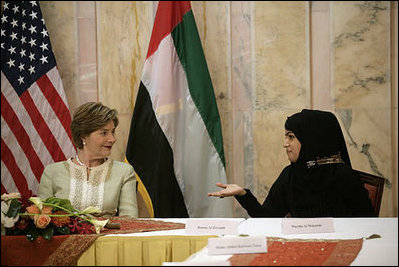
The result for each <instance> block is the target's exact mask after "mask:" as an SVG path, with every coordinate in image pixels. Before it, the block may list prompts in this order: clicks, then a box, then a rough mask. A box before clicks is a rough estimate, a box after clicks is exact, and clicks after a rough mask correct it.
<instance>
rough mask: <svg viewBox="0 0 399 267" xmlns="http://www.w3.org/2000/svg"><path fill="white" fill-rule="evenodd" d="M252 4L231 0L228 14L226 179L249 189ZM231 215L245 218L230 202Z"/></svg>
mask: <svg viewBox="0 0 399 267" xmlns="http://www.w3.org/2000/svg"><path fill="white" fill-rule="evenodd" d="M252 6H253V5H252V3H251V2H249V1H232V2H231V7H230V10H231V11H230V14H231V15H230V16H231V34H230V47H231V67H230V72H231V74H230V76H231V106H232V112H231V114H232V115H231V129H232V131H233V133H232V144H231V149H230V151H228V152H230V155H231V157H232V159H231V161H230V162H231V164H230V166H229V167H230V170H231V172H230V176H229V178H230V181H231V182H232V183H236V184H239V185H243V186H245V187H246V188H253V137H252V121H253V120H252V88H253V86H252V84H253V83H252V68H251V66H252V64H251V59H252V57H251V51H252V41H251V36H252V34H251V24H252V21H253V17H252V16H253V14H252V10H253V9H252ZM234 214H235V216H237V217H248V214H247V212H246V211H245V210H244V209H243V208H242V207H241V205H240V204H239V203H238V202H237V201H234Z"/></svg>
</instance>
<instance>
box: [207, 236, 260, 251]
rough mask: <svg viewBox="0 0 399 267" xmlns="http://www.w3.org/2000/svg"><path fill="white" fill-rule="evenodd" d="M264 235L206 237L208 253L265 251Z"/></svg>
mask: <svg viewBox="0 0 399 267" xmlns="http://www.w3.org/2000/svg"><path fill="white" fill-rule="evenodd" d="M265 252H267V245H266V237H264V236H251V237H221V238H209V239H208V254H209V255H224V254H243V253H265Z"/></svg>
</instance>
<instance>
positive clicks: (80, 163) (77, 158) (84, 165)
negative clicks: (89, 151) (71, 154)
mask: <svg viewBox="0 0 399 267" xmlns="http://www.w3.org/2000/svg"><path fill="white" fill-rule="evenodd" d="M76 161H77V162H78V163H79V165H80V166H83V167H86V168H87V169H88V170H89V171H91V167H89V166H86V164H84V163H83V162H81V161H80V160H79V156H78V154H76Z"/></svg>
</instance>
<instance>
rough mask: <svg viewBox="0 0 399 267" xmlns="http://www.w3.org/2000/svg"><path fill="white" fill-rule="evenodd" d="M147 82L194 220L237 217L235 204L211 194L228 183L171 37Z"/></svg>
mask: <svg viewBox="0 0 399 267" xmlns="http://www.w3.org/2000/svg"><path fill="white" fill-rule="evenodd" d="M142 82H143V84H144V85H145V87H146V88H147V90H148V91H149V94H150V97H151V101H152V103H153V108H154V111H155V113H156V116H157V119H158V122H159V124H160V126H161V128H162V130H163V132H164V133H165V136H166V137H167V139H168V141H169V144H170V146H171V148H172V151H173V159H174V169H175V176H176V179H177V181H178V183H179V186H180V188H181V190H182V193H183V196H184V201H185V204H186V207H187V211H188V214H189V216H190V217H194V218H195V217H231V216H232V214H231V211H230V210H231V201H230V200H228V199H225V200H220V201H214V199H211V198H208V197H207V193H208V192H211V191H214V190H215V183H216V182H218V181H226V173H225V170H224V167H223V164H222V162H221V160H220V157H219V154H218V153H217V151H216V149H215V147H214V145H213V143H212V141H211V139H210V137H209V134H208V132H207V130H206V126H205V124H204V122H203V120H202V117H201V115H200V114H199V112H198V110H197V107H196V106H195V104H194V102H193V100H192V98H191V95H190V93H189V89H188V83H187V77H186V74H185V71H184V69H183V67H182V65H181V63H180V60H179V58H178V56H177V53H176V49H175V46H174V43H173V39H172V36H171V35H170V34H169V35H167V36H166V37H165V38H164V39H163V40H162V41H161V42H160V44H159V46H158V49H157V51H155V53H154V54H153V55H152V56H151V57H149V58H148V59H147V60H146V62H145V63H144V67H143V76H142ZM165 107H166V108H165ZM171 107H173V108H171ZM163 111H166V112H163Z"/></svg>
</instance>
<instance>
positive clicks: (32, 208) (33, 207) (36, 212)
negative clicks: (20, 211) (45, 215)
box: [26, 205, 41, 220]
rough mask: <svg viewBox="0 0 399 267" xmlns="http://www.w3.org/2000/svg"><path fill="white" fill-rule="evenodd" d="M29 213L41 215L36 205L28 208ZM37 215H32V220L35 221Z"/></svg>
mask: <svg viewBox="0 0 399 267" xmlns="http://www.w3.org/2000/svg"><path fill="white" fill-rule="evenodd" d="M26 211H27V213H32V214H37V215H39V214H40V213H41V212H40V210H39V208H38V207H37V206H36V205H30V206H29V207H26ZM35 216H36V215H30V218H31V219H32V220H33V219H34V217H35Z"/></svg>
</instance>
